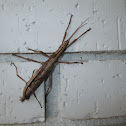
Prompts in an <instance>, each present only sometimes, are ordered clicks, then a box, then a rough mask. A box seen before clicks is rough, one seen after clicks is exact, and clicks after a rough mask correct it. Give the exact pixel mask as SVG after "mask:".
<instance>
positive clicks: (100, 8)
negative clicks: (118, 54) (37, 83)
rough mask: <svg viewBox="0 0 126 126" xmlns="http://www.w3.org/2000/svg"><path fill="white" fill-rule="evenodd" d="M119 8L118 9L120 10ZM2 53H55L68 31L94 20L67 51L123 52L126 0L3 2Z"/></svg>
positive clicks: (70, 31) (32, 0)
mask: <svg viewBox="0 0 126 126" xmlns="http://www.w3.org/2000/svg"><path fill="white" fill-rule="evenodd" d="M117 8H118V9H117ZM0 12H1V13H0V17H1V20H0V28H1V29H0V34H2V36H1V37H0V42H1V46H0V53H10V52H21V53H22V52H29V51H27V49H26V48H27V47H29V48H33V49H39V50H43V51H46V52H54V51H55V50H56V49H57V48H58V47H59V45H60V44H61V41H62V37H63V34H64V31H65V29H66V27H67V24H68V21H69V17H70V15H69V13H72V14H73V15H74V16H73V19H72V23H71V26H70V29H69V31H68V35H67V38H68V36H70V35H71V34H72V33H73V31H74V30H75V29H76V27H77V26H78V25H79V24H80V23H81V22H82V21H84V20H85V19H87V18H88V17H90V20H89V21H88V22H87V23H88V25H86V26H85V27H84V28H82V29H81V30H80V31H79V32H78V33H77V34H76V35H75V36H74V38H76V37H77V36H78V35H80V34H81V33H82V32H84V31H85V30H86V29H88V28H89V27H91V28H92V31H90V32H89V33H87V34H86V35H85V36H83V37H82V38H81V39H79V40H78V42H77V43H76V44H74V45H73V46H72V47H70V48H69V49H68V50H67V51H69V52H71V51H73V52H76V51H98V50H123V49H125V48H126V35H125V34H126V31H125V29H126V23H125V22H126V15H125V0H111V1H110V0H106V1H102V2H99V0H93V1H92V0H85V1H83V0H80V1H79V2H78V1H77V0H70V1H69V2H68V1H66V0H65V1H58V0H55V1H53V2H50V1H44V2H43V1H34V0H27V1H26V0H21V1H17V0H12V1H9V0H8V1H6V0H2V1H1V2H0Z"/></svg>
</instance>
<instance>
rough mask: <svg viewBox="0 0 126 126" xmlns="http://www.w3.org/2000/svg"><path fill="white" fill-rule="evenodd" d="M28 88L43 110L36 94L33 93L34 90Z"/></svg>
mask: <svg viewBox="0 0 126 126" xmlns="http://www.w3.org/2000/svg"><path fill="white" fill-rule="evenodd" d="M28 88H29V89H30V90H31V91H32V93H33V94H34V97H35V99H36V100H37V102H38V103H39V105H40V107H41V108H42V105H41V103H40V101H39V100H38V98H37V96H36V94H35V92H33V90H32V89H31V88H30V87H28Z"/></svg>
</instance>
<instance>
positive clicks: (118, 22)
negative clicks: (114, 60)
mask: <svg viewBox="0 0 126 126" xmlns="http://www.w3.org/2000/svg"><path fill="white" fill-rule="evenodd" d="M120 32H121V29H120V17H118V18H117V38H118V49H119V50H121V35H120Z"/></svg>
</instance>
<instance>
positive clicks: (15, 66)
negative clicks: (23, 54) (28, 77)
mask: <svg viewBox="0 0 126 126" xmlns="http://www.w3.org/2000/svg"><path fill="white" fill-rule="evenodd" d="M11 64H13V65H14V66H15V68H16V75H17V76H18V77H19V78H20V79H21V80H23V81H24V82H25V83H27V82H26V81H25V80H24V79H23V78H22V77H21V76H19V74H18V70H17V66H16V65H15V64H14V63H11Z"/></svg>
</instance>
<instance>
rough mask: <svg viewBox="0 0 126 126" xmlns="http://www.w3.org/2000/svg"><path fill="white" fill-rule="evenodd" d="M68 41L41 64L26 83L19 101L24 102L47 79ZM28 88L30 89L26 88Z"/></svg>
mask: <svg viewBox="0 0 126 126" xmlns="http://www.w3.org/2000/svg"><path fill="white" fill-rule="evenodd" d="M68 43H69V41H68V40H67V41H65V42H64V43H63V44H62V45H61V46H60V47H59V49H58V50H57V51H56V52H54V53H53V54H52V55H51V56H50V57H49V59H48V60H47V61H46V62H44V63H43V65H42V66H41V67H40V68H39V69H38V70H37V71H36V73H35V74H34V75H33V76H32V77H31V78H30V80H29V81H28V82H27V83H26V86H25V88H24V91H23V97H22V98H21V99H20V100H21V101H24V100H25V99H29V97H30V95H32V94H33V92H35V91H36V90H37V88H38V87H39V86H40V85H41V84H42V82H43V81H44V80H46V79H47V78H48V75H49V73H50V72H51V71H52V70H53V67H54V64H55V63H56V62H57V61H58V59H59V57H60V56H61V55H62V54H63V53H64V51H65V50H66V48H67V45H68ZM28 87H30V89H29V88H28Z"/></svg>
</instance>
